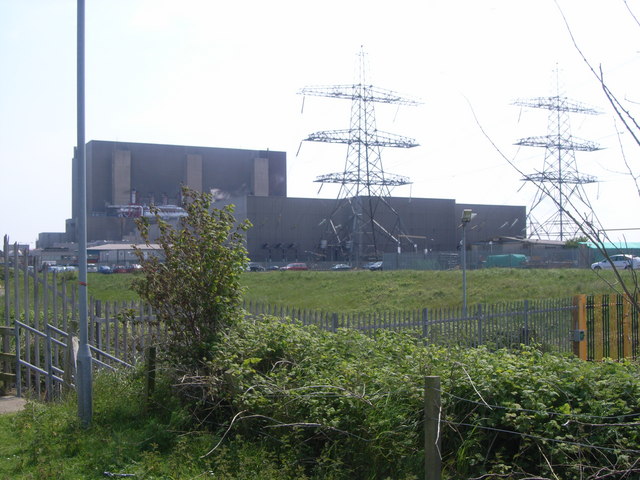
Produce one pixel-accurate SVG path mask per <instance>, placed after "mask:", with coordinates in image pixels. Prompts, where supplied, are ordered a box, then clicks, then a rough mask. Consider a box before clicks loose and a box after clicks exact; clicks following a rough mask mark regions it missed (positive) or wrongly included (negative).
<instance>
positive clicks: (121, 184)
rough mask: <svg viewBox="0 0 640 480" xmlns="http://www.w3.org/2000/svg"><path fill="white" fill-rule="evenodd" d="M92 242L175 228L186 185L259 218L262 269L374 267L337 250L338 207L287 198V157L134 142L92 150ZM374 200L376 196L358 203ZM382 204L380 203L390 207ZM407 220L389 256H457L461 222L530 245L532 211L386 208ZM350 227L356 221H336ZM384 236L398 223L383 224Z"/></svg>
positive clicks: (478, 234) (254, 239) (412, 203)
mask: <svg viewBox="0 0 640 480" xmlns="http://www.w3.org/2000/svg"><path fill="white" fill-rule="evenodd" d="M86 165H87V167H86V172H87V239H88V241H89V242H94V241H101V240H105V241H131V242H137V241H139V237H138V235H137V230H136V227H135V218H136V217H140V216H144V215H147V214H148V209H149V206H150V205H156V206H158V208H159V209H160V210H161V212H163V215H165V217H166V218H167V219H171V218H176V219H177V218H179V217H180V216H181V215H182V214H183V210H182V208H181V203H182V200H181V198H180V191H181V187H182V185H186V186H188V187H190V188H192V189H194V190H197V191H200V192H209V193H211V194H212V195H213V197H214V199H215V200H216V202H219V204H220V205H223V204H227V203H233V204H234V205H235V206H236V208H235V216H236V218H237V219H238V220H242V219H245V218H247V219H249V220H250V221H251V223H252V224H253V227H252V228H251V229H250V230H249V231H248V232H247V248H248V251H249V256H250V258H251V260H254V261H272V262H286V261H295V260H299V261H318V260H327V261H346V260H350V261H354V262H358V261H364V260H368V259H365V258H358V256H357V253H356V249H357V246H354V245H353V244H351V245H343V244H332V243H335V242H330V241H327V239H326V238H323V236H326V230H327V229H326V221H327V218H328V217H329V216H330V215H331V214H332V212H334V211H335V207H336V202H337V200H336V199H315V198H289V197H287V170H286V166H287V165H286V153H285V152H278V151H270V150H260V151H257V150H243V149H229V148H210V147H193V146H177V145H157V144H145V143H130V142H110V141H91V142H89V143H88V144H87V146H86ZM77 170H78V169H77V159H76V158H75V156H74V159H73V197H72V218H71V219H69V220H67V225H66V235H65V237H66V239H67V241H71V242H73V241H76V240H77V232H76V226H77V221H76V219H77V218H78V212H79V211H80V203H79V195H78V182H77V180H78V174H77ZM354 200H359V201H370V200H371V199H369V198H367V197H362V198H359V199H354ZM380 200H381V199H375V201H380ZM383 201H385V202H387V203H388V204H389V205H390V206H391V207H392V209H393V210H395V212H397V214H398V215H397V216H398V217H399V218H400V219H401V220H402V227H403V229H402V230H403V232H404V233H403V235H402V239H401V241H400V240H398V239H395V241H392V242H386V243H382V244H381V245H383V250H384V252H386V253H391V252H397V250H398V249H399V248H400V249H401V250H402V251H403V252H406V251H412V252H428V251H447V250H448V251H455V250H456V249H457V248H458V246H459V243H460V238H461V228H460V218H461V214H462V211H463V209H467V208H470V209H472V210H473V212H474V213H476V214H477V216H476V217H475V218H474V220H473V222H472V223H470V224H469V225H468V227H467V230H466V239H467V242H468V243H474V242H482V241H489V240H491V239H492V238H495V237H525V236H526V208H525V207H524V206H505V205H476V204H457V203H456V201H455V200H453V199H429V198H401V197H391V198H386V199H383ZM333 221H334V222H341V221H344V222H347V221H349V220H348V219H347V218H344V219H340V218H333ZM376 221H377V222H379V223H380V224H381V225H382V226H383V227H384V225H385V222H392V221H396V218H395V217H394V218H391V216H389V218H384V216H382V217H380V218H377V219H376Z"/></svg>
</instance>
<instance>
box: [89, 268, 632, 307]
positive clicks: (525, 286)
mask: <svg viewBox="0 0 640 480" xmlns="http://www.w3.org/2000/svg"><path fill="white" fill-rule="evenodd" d="M622 274H623V277H626V276H628V277H629V279H631V276H630V275H631V274H630V273H628V272H622ZM134 278H135V274H113V275H103V274H99V273H91V274H89V278H88V280H89V281H88V283H89V294H90V295H91V296H92V297H94V298H96V299H99V300H103V301H131V300H138V296H137V294H136V293H135V292H134V291H133V290H132V288H131V283H132V281H133V279H134ZM605 280H608V281H609V282H615V279H614V276H613V272H606V271H605V272H600V273H599V274H598V273H596V272H593V271H591V270H586V269H549V270H525V269H507V268H493V269H484V270H472V271H469V272H467V299H468V303H469V304H474V303H501V302H509V301H514V300H524V299H529V300H535V299H547V298H564V297H570V296H572V295H576V294H595V293H608V292H609V290H610V288H609V286H608V284H607V282H605ZM242 284H243V286H244V287H245V295H244V298H245V300H246V301H252V302H261V303H269V304H272V305H285V306H290V307H295V308H306V309H312V310H324V311H338V312H345V313H352V312H360V313H370V312H373V311H380V310H400V309H411V310H413V309H420V308H424V307H429V308H437V307H446V306H456V305H460V304H461V303H462V272H460V271H416V270H398V271H389V272H384V271H383V272H370V271H368V270H354V271H338V272H327V271H323V272H316V271H306V272H293V271H292V272H288V271H286V272H278V271H276V272H252V273H246V274H245V275H243V277H242Z"/></svg>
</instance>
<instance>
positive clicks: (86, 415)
mask: <svg viewBox="0 0 640 480" xmlns="http://www.w3.org/2000/svg"><path fill="white" fill-rule="evenodd" d="M77 13H78V47H77V48H78V64H77V66H78V68H77V73H78V87H77V90H78V92H77V93H78V105H77V108H78V115H77V120H78V145H77V147H76V154H77V155H76V156H77V160H78V192H79V194H80V211H79V212H78V218H77V222H78V264H79V265H78V266H79V267H80V269H79V270H80V271H79V275H78V284H79V288H78V293H79V295H78V297H79V307H80V314H79V322H78V323H79V325H78V330H79V332H78V333H79V335H78V336H79V339H78V340H79V342H78V343H79V345H78V357H77V369H76V374H77V375H76V390H77V392H78V416H79V417H80V423H81V424H82V426H84V427H88V426H89V425H90V424H91V419H92V416H93V395H92V383H93V382H92V378H91V363H92V360H91V350H90V348H89V340H88V338H89V328H88V309H87V297H88V295H87V174H86V158H85V111H84V107H85V102H84V94H85V92H84V66H85V65H84V27H85V22H84V18H85V8H84V0H78V12H77Z"/></svg>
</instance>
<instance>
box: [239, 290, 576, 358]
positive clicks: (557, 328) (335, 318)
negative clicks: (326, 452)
mask: <svg viewBox="0 0 640 480" xmlns="http://www.w3.org/2000/svg"><path fill="white" fill-rule="evenodd" d="M244 308H245V310H246V311H247V312H248V313H250V314H252V315H273V316H276V317H280V318H282V319H283V320H284V319H289V320H293V321H298V322H300V323H301V324H302V325H315V326H317V327H318V328H320V329H323V330H327V331H332V332H335V331H337V330H338V329H339V328H346V329H351V330H358V331H360V332H363V333H367V334H373V333H374V332H376V331H377V330H394V331H403V332H406V333H413V334H415V335H418V336H421V337H423V338H425V340H426V342H427V343H432V344H440V345H461V346H467V347H474V346H479V345H490V346H492V347H496V348H503V347H506V348H511V347H515V346H519V345H533V344H535V345H538V346H540V347H541V348H543V349H545V350H547V351H554V352H568V353H570V352H572V349H573V341H572V340H573V337H572V332H573V329H574V326H573V325H574V323H573V322H574V313H575V310H576V308H577V307H576V306H575V305H574V302H573V299H559V300H540V301H529V300H523V301H519V302H509V303H504V304H500V305H482V304H479V305H476V306H475V307H473V306H472V307H471V308H469V309H468V310H467V312H466V314H464V312H463V310H462V307H448V308H425V309H421V310H405V311H393V312H380V313H377V312H376V313H365V314H363V313H330V312H322V311H313V310H305V309H299V308H290V307H282V306H275V305H268V304H263V303H252V302H245V304H244Z"/></svg>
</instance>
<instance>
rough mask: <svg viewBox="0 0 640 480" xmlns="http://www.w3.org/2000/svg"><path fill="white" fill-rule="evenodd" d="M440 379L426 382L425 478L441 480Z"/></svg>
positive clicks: (428, 378)
mask: <svg viewBox="0 0 640 480" xmlns="http://www.w3.org/2000/svg"><path fill="white" fill-rule="evenodd" d="M441 470H442V466H441V455H440V377H425V382H424V478H425V480H440V476H441Z"/></svg>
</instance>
